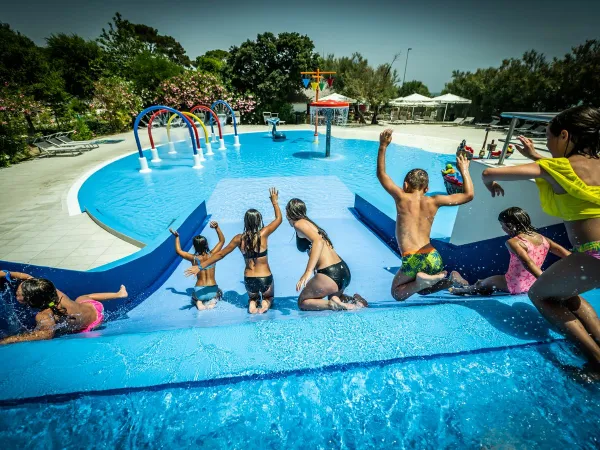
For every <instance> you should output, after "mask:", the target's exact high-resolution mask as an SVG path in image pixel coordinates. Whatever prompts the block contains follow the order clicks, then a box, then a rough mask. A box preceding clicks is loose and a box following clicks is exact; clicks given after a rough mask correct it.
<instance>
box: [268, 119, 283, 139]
mask: <svg viewBox="0 0 600 450" xmlns="http://www.w3.org/2000/svg"><path fill="white" fill-rule="evenodd" d="M267 122H269V123H270V124H271V125H273V128H272V129H271V131H270V132H269V135H270V136H271V138H272V139H273V140H274V141H285V139H286V138H285V133H282V132H281V131H277V125H279V117H272V118H271V119H268V120H267Z"/></svg>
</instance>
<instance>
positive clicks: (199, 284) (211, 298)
mask: <svg viewBox="0 0 600 450" xmlns="http://www.w3.org/2000/svg"><path fill="white" fill-rule="evenodd" d="M210 227H211V228H212V229H214V230H215V231H216V232H217V236H218V238H219V242H218V243H217V245H215V246H214V247H213V249H212V250H211V249H210V247H209V246H208V240H207V239H206V238H205V237H204V236H202V235H198V236H194V239H193V240H192V243H193V245H194V250H195V253H194V254H191V253H188V252H184V251H183V250H181V243H180V242H179V233H178V232H177V231H174V230H173V229H169V231H170V232H171V233H172V234H173V236H175V251H176V252H177V254H178V255H179V256H181V257H182V258H183V259H185V260H187V261H189V262H191V263H192V266H203V267H204V268H203V269H201V270H200V271H199V272H198V274H197V275H196V277H197V278H196V285H195V287H194V294H193V295H192V298H193V302H194V304H195V305H196V308H198V310H200V311H202V310H205V309H212V308H214V307H215V306H217V303H218V301H219V300H220V299H221V297H222V296H223V292H222V291H221V289H219V285H218V284H217V281H216V280H215V264H211V265H206V264H205V262H206V260H207V259H208V258H210V257H211V255H212V254H213V253H215V252H218V251H219V250H221V249H222V248H223V245H225V236H223V232H222V231H221V229H220V228H219V224H218V223H217V222H215V221H212V222H211V223H210ZM203 263H204V265H203Z"/></svg>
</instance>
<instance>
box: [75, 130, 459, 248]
mask: <svg viewBox="0 0 600 450" xmlns="http://www.w3.org/2000/svg"><path fill="white" fill-rule="evenodd" d="M161 131H162V130H158V131H156V132H155V133H157V134H159V133H160V132H161ZM183 131H185V130H183ZM180 132H181V131H180ZM312 134H313V133H312V131H286V135H287V140H286V141H282V142H274V141H273V140H272V139H271V138H270V137H269V136H267V134H266V133H262V132H260V133H247V134H243V135H241V137H240V141H241V144H242V145H241V147H240V148H239V149H235V148H234V147H233V137H232V136H225V142H226V146H227V150H226V151H220V150H216V149H215V150H214V153H215V155H214V156H206V159H207V160H206V161H205V162H203V163H202V164H203V165H204V168H203V169H200V170H194V169H192V165H193V161H192V149H191V147H190V144H189V140H188V141H184V142H179V143H178V144H177V145H176V148H177V151H178V153H177V154H176V155H170V154H168V146H165V145H163V146H160V147H158V152H159V155H160V158H161V159H162V160H163V162H161V163H151V162H150V163H149V164H150V167H151V168H152V172H151V173H149V174H140V173H139V172H138V170H139V162H138V155H137V153H136V154H133V155H130V156H128V157H125V158H122V159H120V160H118V161H116V162H114V163H112V164H110V165H108V166H106V167H104V168H102V169H100V170H99V171H97V172H96V173H94V174H93V175H92V176H91V177H90V178H89V179H88V180H87V181H86V182H85V183H84V184H83V186H82V188H81V190H80V191H79V202H80V206H81V207H82V209H83V208H87V209H88V210H89V211H90V212H91V213H92V214H93V215H95V216H97V217H98V218H99V219H100V220H101V221H102V222H104V223H106V224H107V225H109V226H111V227H112V228H114V229H116V230H118V231H120V232H122V233H124V234H126V235H128V236H130V237H133V238H135V239H137V240H139V241H141V242H144V243H148V242H150V241H151V240H153V239H155V238H156V237H157V236H158V235H160V233H162V232H164V231H165V230H167V229H168V228H169V226H170V225H171V224H172V223H173V222H174V221H175V220H176V219H177V218H178V217H180V216H186V215H187V214H189V212H190V211H191V210H192V209H193V208H195V207H196V206H197V205H198V204H199V203H200V202H201V201H203V200H207V199H208V198H209V197H210V195H211V193H212V192H213V190H214V188H215V186H216V185H217V183H218V182H219V181H220V180H222V179H224V178H253V177H255V178H258V177H261V178H263V177H293V176H307V175H310V176H328V175H333V176H337V177H338V178H339V179H340V180H342V182H343V183H344V184H345V185H346V186H347V187H348V189H349V190H350V191H351V192H352V193H354V194H359V195H361V196H363V197H365V198H367V199H368V200H369V201H370V202H371V203H373V204H374V205H375V206H376V207H379V208H380V209H381V210H382V211H384V212H386V213H387V214H389V215H390V216H391V217H395V208H394V204H393V201H392V200H391V198H390V197H389V195H388V194H387V193H386V192H385V191H384V190H383V188H382V187H381V186H380V184H379V181H378V180H377V176H376V168H377V149H378V145H379V144H378V142H374V141H364V140H358V139H338V138H335V137H332V138H331V140H332V142H331V148H332V156H331V158H329V159H326V158H324V155H325V142H324V138H322V139H321V141H320V143H319V145H318V146H315V145H314V144H313V136H312ZM216 147H217V146H216V145H215V148H216ZM132 150H133V149H132ZM146 153H149V152H146ZM147 156H148V159H150V158H149V155H147ZM449 159H452V157H450V156H448V155H441V154H438V153H432V152H428V151H425V150H421V149H416V148H409V147H403V146H399V145H395V144H392V145H391V146H390V148H389V149H388V157H387V170H388V173H389V174H390V176H391V177H392V178H393V179H394V181H396V183H398V184H399V185H402V181H403V179H404V176H405V175H406V173H407V172H408V171H409V170H410V169H413V168H417V167H420V168H423V169H425V170H427V171H428V172H429V175H430V192H440V191H443V192H444V193H445V188H444V183H443V179H442V177H441V174H440V170H441V169H442V168H444V166H445V164H446V162H447V161H448V160H449ZM322 189H323V191H326V189H327V188H326V186H322ZM282 194H285V193H282ZM248 207H252V205H248ZM217 212H218V211H209V214H212V213H217ZM455 217H456V208H454V207H450V208H442V210H440V213H439V214H438V217H436V220H435V222H434V226H433V230H432V237H434V238H447V237H448V236H449V235H450V232H451V230H452V225H453V224H454V218H455Z"/></svg>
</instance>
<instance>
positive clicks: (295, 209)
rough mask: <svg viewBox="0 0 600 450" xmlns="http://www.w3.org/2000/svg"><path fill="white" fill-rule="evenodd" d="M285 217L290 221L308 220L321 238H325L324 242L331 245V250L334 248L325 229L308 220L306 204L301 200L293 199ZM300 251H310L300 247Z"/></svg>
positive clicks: (288, 204) (289, 203)
mask: <svg viewBox="0 0 600 450" xmlns="http://www.w3.org/2000/svg"><path fill="white" fill-rule="evenodd" d="M285 215H286V216H287V218H288V219H289V220H293V221H297V220H300V219H304V220H307V221H309V222H310V223H312V224H313V225H314V226H315V227H316V228H317V232H318V233H319V236H321V237H322V238H323V240H324V241H325V242H326V243H327V245H329V246H330V247H331V248H333V244H332V243H331V239H329V236H328V235H327V233H326V232H325V230H324V229H323V228H321V227H320V226H319V225H317V224H316V223H314V222H313V221H312V220H310V219H309V218H308V216H307V215H306V203H304V202H303V201H302V200H300V199H299V198H293V199H291V200H290V201H289V202H288V203H287V205H286V206H285ZM296 241H298V233H296ZM297 246H298V244H297ZM311 247H312V244H311ZM298 250H300V251H307V250H308V249H306V248H304V247H300V246H298Z"/></svg>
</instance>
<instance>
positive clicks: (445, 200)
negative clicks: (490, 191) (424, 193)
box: [434, 155, 475, 206]
mask: <svg viewBox="0 0 600 450" xmlns="http://www.w3.org/2000/svg"><path fill="white" fill-rule="evenodd" d="M456 167H458V170H459V171H460V174H461V175H462V179H463V190H464V192H461V193H460V194H452V195H436V196H435V197H434V198H435V201H436V203H437V205H438V206H456V205H463V204H465V203H469V202H470V201H471V200H473V197H475V190H474V188H473V180H472V179H471V174H470V173H469V160H468V159H467V158H466V157H465V156H464V155H458V156H457V157H456Z"/></svg>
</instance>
